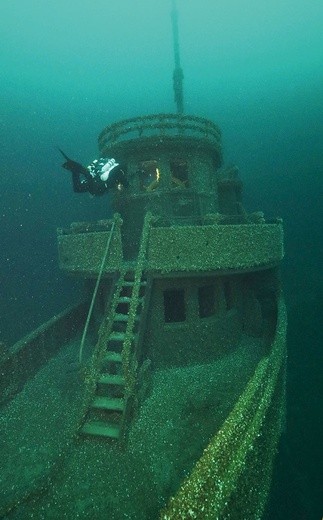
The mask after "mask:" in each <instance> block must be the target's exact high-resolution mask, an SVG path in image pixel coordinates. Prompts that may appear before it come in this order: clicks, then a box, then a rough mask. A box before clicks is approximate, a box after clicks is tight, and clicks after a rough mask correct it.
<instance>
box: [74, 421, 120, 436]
mask: <svg viewBox="0 0 323 520" xmlns="http://www.w3.org/2000/svg"><path fill="white" fill-rule="evenodd" d="M81 433H84V434H85V435H96V436H100V437H108V438H110V439H118V438H119V435H120V427H119V426H118V425H115V424H108V423H104V422H99V421H93V422H89V423H85V424H83V426H82V427H81Z"/></svg>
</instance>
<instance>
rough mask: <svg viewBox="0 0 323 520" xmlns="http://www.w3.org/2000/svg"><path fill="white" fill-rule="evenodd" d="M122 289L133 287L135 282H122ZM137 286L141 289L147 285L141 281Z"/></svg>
mask: <svg viewBox="0 0 323 520" xmlns="http://www.w3.org/2000/svg"><path fill="white" fill-rule="evenodd" d="M122 285H123V286H124V287H132V286H133V285H135V282H134V281H131V282H130V281H126V282H123V284H122ZM139 285H141V286H142V287H144V286H146V285H147V282H145V281H144V280H142V281H141V282H140V283H139Z"/></svg>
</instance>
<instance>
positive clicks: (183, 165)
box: [170, 159, 189, 188]
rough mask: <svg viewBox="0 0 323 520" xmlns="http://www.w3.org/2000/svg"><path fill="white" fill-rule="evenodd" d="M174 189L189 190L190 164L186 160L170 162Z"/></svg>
mask: <svg viewBox="0 0 323 520" xmlns="http://www.w3.org/2000/svg"><path fill="white" fill-rule="evenodd" d="M170 171H171V176H172V188H188V187H189V178H188V163H187V161H186V160H185V159H174V160H173V161H171V162H170Z"/></svg>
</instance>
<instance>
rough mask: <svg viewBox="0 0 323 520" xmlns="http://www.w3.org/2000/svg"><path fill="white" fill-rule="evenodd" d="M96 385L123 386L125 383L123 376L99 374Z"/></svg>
mask: <svg viewBox="0 0 323 520" xmlns="http://www.w3.org/2000/svg"><path fill="white" fill-rule="evenodd" d="M98 383H101V384H104V385H124V384H125V381H124V378H123V376H121V375H119V374H101V375H100V377H99V380H98Z"/></svg>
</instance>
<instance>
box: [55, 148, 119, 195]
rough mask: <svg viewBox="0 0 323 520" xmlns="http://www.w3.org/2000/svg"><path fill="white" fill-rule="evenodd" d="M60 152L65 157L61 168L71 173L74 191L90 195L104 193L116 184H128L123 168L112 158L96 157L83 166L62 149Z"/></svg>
mask: <svg viewBox="0 0 323 520" xmlns="http://www.w3.org/2000/svg"><path fill="white" fill-rule="evenodd" d="M60 152H61V153H62V154H63V156H64V157H65V159H66V162H65V163H64V164H63V168H65V169H66V170H69V171H70V172H71V173H72V182H73V190H74V192H75V193H84V192H88V193H90V194H91V195H104V193H106V192H107V191H109V190H110V189H112V188H115V187H117V186H118V185H121V186H123V187H127V186H128V180H127V178H126V173H125V168H123V167H122V166H120V164H118V163H116V161H115V160H114V159H106V158H101V159H99V160H97V159H96V160H94V161H93V162H92V163H91V164H90V166H88V167H87V168H85V166H83V165H82V164H80V163H78V162H76V161H73V160H72V159H69V158H68V157H67V155H65V153H64V152H62V150H60Z"/></svg>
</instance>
